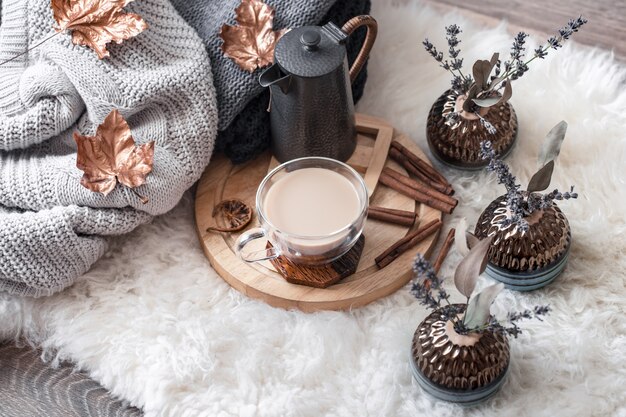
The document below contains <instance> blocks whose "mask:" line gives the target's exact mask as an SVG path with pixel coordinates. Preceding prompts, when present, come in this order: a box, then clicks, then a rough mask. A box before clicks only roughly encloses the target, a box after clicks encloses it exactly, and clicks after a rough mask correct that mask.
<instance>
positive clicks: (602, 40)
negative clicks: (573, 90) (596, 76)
mask: <svg viewBox="0 0 626 417" xmlns="http://www.w3.org/2000/svg"><path fill="white" fill-rule="evenodd" d="M406 1H411V0H406ZM425 2H426V3H427V4H429V5H430V6H432V7H434V8H436V9H439V10H441V11H449V10H452V9H456V10H458V11H461V12H462V13H464V14H466V15H468V17H471V18H474V19H476V20H479V21H481V22H483V23H485V24H487V25H495V24H498V23H499V22H500V21H501V20H502V19H505V20H507V21H508V22H509V24H510V28H511V30H512V31H519V30H524V31H526V32H528V33H530V34H531V35H536V36H538V37H541V38H543V37H546V36H547V35H548V34H550V35H551V34H553V33H555V32H556V30H557V29H558V28H559V27H561V26H563V25H564V24H565V23H567V21H568V20H569V19H571V18H574V17H578V16H580V15H582V16H584V17H585V18H586V19H587V20H588V21H589V22H588V23H587V24H586V25H585V26H584V28H583V29H581V31H580V32H578V33H576V34H575V35H574V38H573V39H575V40H576V42H580V43H582V44H585V45H590V46H598V47H600V48H603V49H609V50H613V51H614V52H615V55H616V56H617V57H618V58H619V59H620V60H626V0H595V1H589V0H425ZM546 39H547V38H546Z"/></svg>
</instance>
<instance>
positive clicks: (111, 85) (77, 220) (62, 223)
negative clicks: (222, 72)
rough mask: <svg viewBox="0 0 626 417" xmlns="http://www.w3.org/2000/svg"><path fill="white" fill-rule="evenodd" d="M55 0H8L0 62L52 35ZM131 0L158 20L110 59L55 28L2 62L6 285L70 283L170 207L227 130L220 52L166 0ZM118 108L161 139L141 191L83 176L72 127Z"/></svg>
mask: <svg viewBox="0 0 626 417" xmlns="http://www.w3.org/2000/svg"><path fill="white" fill-rule="evenodd" d="M49 4H50V2H49V0H3V1H1V2H0V5H1V8H2V24H1V25H0V60H4V59H7V58H10V57H12V56H14V55H16V54H18V53H20V52H23V51H25V50H26V49H27V48H28V47H29V46H32V45H33V44H35V43H37V42H38V41H39V40H41V39H43V38H44V37H46V36H48V35H50V34H51V33H52V26H53V23H54V21H53V19H52V13H51V11H50V6H49ZM126 10H128V11H130V12H134V13H138V14H139V15H141V16H142V17H143V18H144V19H145V20H146V22H147V23H148V25H149V28H148V29H147V30H146V31H144V32H143V33H141V34H139V35H138V36H137V37H135V38H131V39H129V40H127V41H125V42H124V43H122V44H121V45H115V44H111V45H110V46H109V48H108V49H109V51H110V53H111V56H110V57H109V58H107V59H104V60H99V59H98V58H97V56H96V54H95V53H94V52H93V51H91V50H90V49H87V48H84V47H80V46H75V45H73V44H72V43H71V41H70V36H69V35H67V34H62V35H59V36H56V37H54V38H53V39H51V40H50V41H48V42H46V43H44V44H43V45H41V46H40V47H38V48H36V49H34V50H33V51H30V52H29V53H27V54H26V55H24V56H22V57H21V58H19V59H17V60H15V61H13V62H11V63H8V64H5V65H3V66H0V290H1V291H9V292H12V293H17V294H23V295H32V296H41V295H48V294H51V293H53V292H55V291H59V290H61V289H63V288H65V287H66V286H68V285H70V284H72V283H73V281H74V280H75V279H76V278H77V277H78V276H80V275H82V274H83V273H85V272H86V271H87V270H88V269H89V267H90V266H91V265H92V264H93V263H94V262H95V261H96V260H97V259H98V258H99V257H101V256H102V255H103V253H104V251H105V248H106V238H105V237H106V236H109V235H119V234H123V233H127V232H129V231H131V230H133V229H134V228H135V227H137V226H138V225H140V224H142V223H145V222H148V221H149V220H150V219H151V217H152V216H154V215H158V214H161V213H165V212H167V211H168V210H170V209H171V208H172V207H173V206H174V205H175V204H176V203H177V202H178V201H179V199H180V198H181V196H182V194H183V192H184V191H185V190H186V189H188V188H189V187H190V186H191V185H192V184H193V183H194V182H195V181H196V180H197V179H198V178H199V177H200V175H201V173H202V171H203V169H204V167H205V166H206V164H207V163H208V161H209V158H210V156H211V151H212V149H213V143H214V140H215V136H216V133H217V125H218V121H217V106H216V94H215V91H214V88H213V80H212V75H211V68H210V64H209V58H208V56H207V53H206V51H205V47H204V45H203V44H202V41H201V40H200V38H199V37H198V36H197V35H196V33H195V31H194V30H193V29H192V28H191V27H189V26H188V25H187V23H186V22H185V21H184V20H183V19H182V18H181V17H180V16H179V15H178V13H177V12H176V11H175V10H174V8H173V7H172V6H171V5H170V3H169V2H168V1H167V0H141V1H136V2H133V3H131V4H130V5H128V6H127V7H126ZM114 108H117V109H119V110H120V112H121V113H122V115H123V116H124V117H125V118H126V120H127V121H128V123H129V125H130V127H131V131H132V134H133V137H134V138H135V141H136V142H137V143H145V142H148V141H150V140H154V141H156V147H155V155H154V169H153V172H152V173H151V174H150V175H149V176H148V182H147V184H146V185H144V186H142V187H141V188H140V189H139V191H140V193H141V194H142V195H145V196H147V197H148V198H149V202H148V203H147V204H145V205H144V204H142V203H141V202H140V201H139V199H138V198H137V197H136V196H135V195H134V194H133V193H132V192H130V191H129V190H128V189H126V188H125V187H123V186H121V185H118V186H117V187H116V189H115V190H114V191H113V192H112V193H111V194H109V195H108V196H106V197H105V196H103V195H101V194H98V193H93V192H91V191H89V190H87V189H86V188H84V187H83V186H81V185H80V178H81V176H82V172H81V171H79V170H78V169H77V168H76V147H75V144H74V141H73V140H72V132H74V131H79V132H81V133H82V134H93V133H94V132H95V129H96V126H97V125H98V124H99V123H101V122H102V121H103V119H104V118H105V116H106V115H107V114H108V113H109V112H110V111H111V110H112V109H114Z"/></svg>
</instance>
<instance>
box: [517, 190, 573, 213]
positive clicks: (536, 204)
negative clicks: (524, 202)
mask: <svg viewBox="0 0 626 417" xmlns="http://www.w3.org/2000/svg"><path fill="white" fill-rule="evenodd" d="M573 198H578V193H575V192H574V186H573V185H572V186H571V187H570V190H569V191H566V192H564V193H562V192H560V191H559V190H554V191H552V192H550V193H548V194H541V195H537V194H531V195H530V196H528V211H529V212H531V213H532V212H533V211H535V210H541V209H546V208H548V207H551V206H552V203H553V201H554V200H560V201H562V200H569V199H573Z"/></svg>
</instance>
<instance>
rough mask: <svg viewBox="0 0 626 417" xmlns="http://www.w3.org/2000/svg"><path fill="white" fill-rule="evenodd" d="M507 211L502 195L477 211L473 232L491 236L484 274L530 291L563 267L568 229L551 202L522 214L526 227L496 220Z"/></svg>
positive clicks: (551, 277)
mask: <svg viewBox="0 0 626 417" xmlns="http://www.w3.org/2000/svg"><path fill="white" fill-rule="evenodd" d="M509 215H510V210H509V209H508V208H507V206H506V197H505V196H500V197H498V198H497V199H495V200H494V201H493V202H492V203H491V204H489V206H487V208H486V209H485V211H483V213H482V214H481V215H480V217H479V219H478V222H477V224H476V229H475V235H476V237H478V238H479V239H484V238H486V237H487V236H494V238H493V241H492V244H491V248H490V249H489V255H488V256H489V264H488V265H487V271H486V272H487V274H488V275H489V276H491V277H492V278H494V279H496V280H498V281H500V282H502V283H504V284H505V286H506V287H507V288H509V289H513V290H518V291H530V290H535V289H538V288H541V287H544V286H546V285H548V284H549V283H551V282H552V281H553V280H554V279H555V278H556V277H557V276H558V275H559V274H560V273H561V272H562V271H563V269H564V268H565V265H566V263H567V257H568V254H569V248H570V245H571V240H572V237H571V231H570V226H569V223H568V221H567V218H566V217H565V215H564V214H563V212H562V211H561V210H560V209H559V208H558V207H557V205H556V204H553V205H552V206H551V207H549V208H547V209H543V210H537V211H535V212H533V213H532V214H531V215H530V216H528V217H527V218H526V221H527V222H528V226H529V229H528V231H526V232H525V233H521V232H520V231H519V229H518V227H517V226H515V225H509V226H505V227H503V226H501V225H500V224H499V223H500V222H501V221H502V220H503V219H505V218H507V217H508V216H509Z"/></svg>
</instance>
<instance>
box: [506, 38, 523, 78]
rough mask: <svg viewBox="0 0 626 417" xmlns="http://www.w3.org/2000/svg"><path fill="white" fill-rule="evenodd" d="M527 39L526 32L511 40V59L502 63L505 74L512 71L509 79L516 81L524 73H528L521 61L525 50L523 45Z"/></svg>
mask: <svg viewBox="0 0 626 417" xmlns="http://www.w3.org/2000/svg"><path fill="white" fill-rule="evenodd" d="M527 37H528V33H526V32H519V33H518V34H517V35H516V36H515V38H514V39H513V46H512V47H511V57H510V59H509V60H508V61H505V62H504V70H505V73H506V72H509V71H510V70H511V69H514V71H513V73H512V75H511V79H517V78H519V77H521V76H522V75H523V74H524V72H526V71H528V66H526V64H524V62H523V61H522V58H523V57H524V51H525V50H526V48H525V47H524V45H525V44H526V38H527Z"/></svg>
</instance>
